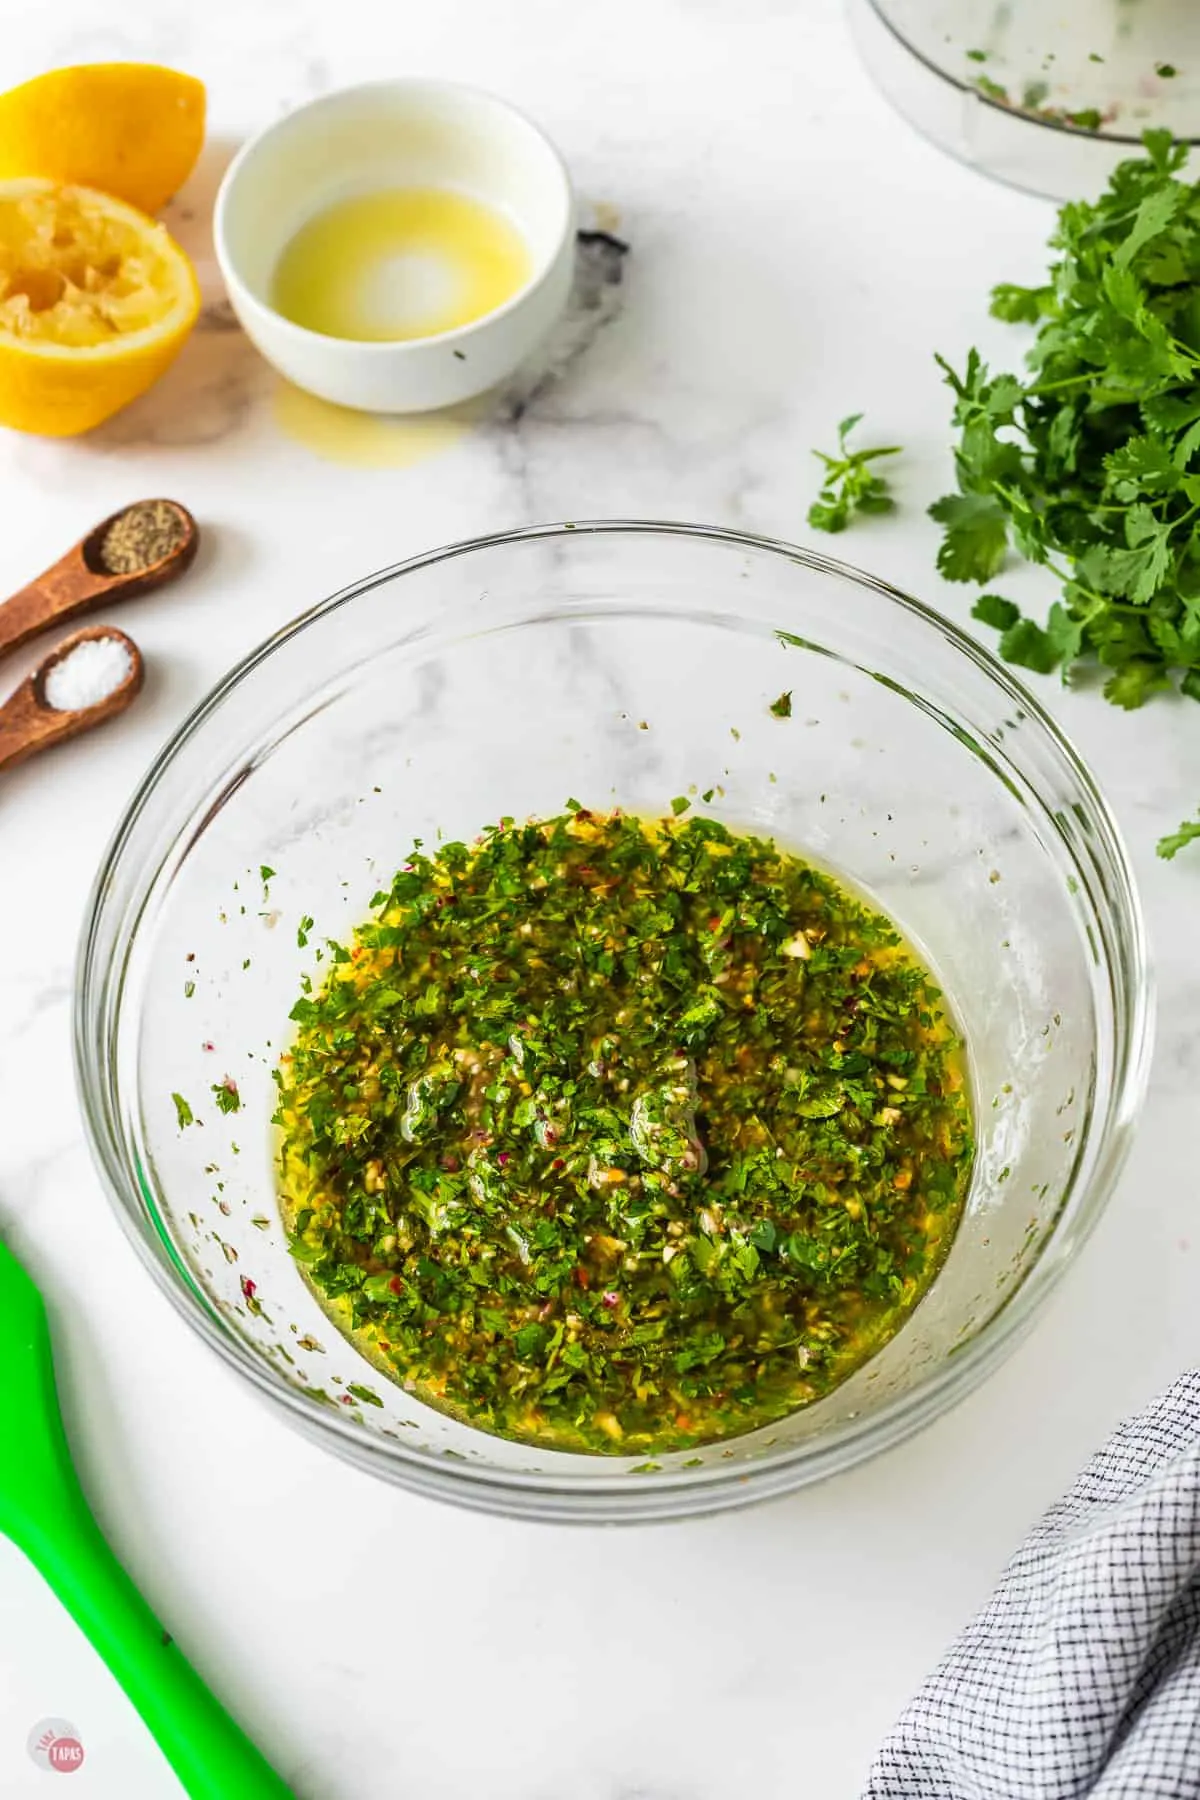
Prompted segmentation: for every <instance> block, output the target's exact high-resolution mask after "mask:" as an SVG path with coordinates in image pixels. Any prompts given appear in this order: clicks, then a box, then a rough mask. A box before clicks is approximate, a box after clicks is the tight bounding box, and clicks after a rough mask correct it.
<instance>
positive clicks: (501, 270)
mask: <svg viewBox="0 0 1200 1800" xmlns="http://www.w3.org/2000/svg"><path fill="white" fill-rule="evenodd" d="M531 266H532V264H531V258H530V254H529V247H528V245H527V244H526V242H525V240H524V238H523V237H522V236H521V234H520V232H519V231H518V230H517V228H516V226H515V225H514V224H513V223H512V221H511V220H509V219H507V218H506V217H505V216H504V215H503V214H502V213H499V212H496V211H494V210H493V209H492V208H490V207H488V206H485V205H484V204H483V202H482V201H480V200H476V199H475V198H474V197H473V196H471V195H470V194H463V193H458V192H456V191H454V190H452V189H449V188H386V189H382V190H380V191H379V192H376V193H370V194H357V195H354V196H352V197H351V198H349V199H346V200H339V201H338V202H337V203H336V204H335V205H333V206H330V207H327V208H326V209H325V211H324V212H320V213H318V214H317V215H316V216H315V218H312V219H310V220H309V221H308V223H307V224H305V225H302V226H301V227H300V230H299V231H298V232H297V233H296V234H295V236H294V237H293V238H292V239H291V241H290V242H289V243H288V244H287V245H286V246H285V247H284V250H283V253H282V255H281V256H280V258H279V262H278V264H277V265H276V269H275V275H274V279H273V281H272V287H271V303H272V305H273V306H274V307H275V308H276V310H277V311H278V312H281V313H282V314H283V316H284V317H285V318H287V319H290V320H291V321H292V322H293V324H296V325H302V326H304V327H306V329H307V330H309V331H319V332H322V333H324V335H325V336H327V337H337V338H352V339H354V340H356V341H358V342H361V343H389V342H390V343H396V342H403V341H405V340H409V339H412V338H426V337H436V336H437V335H438V334H439V333H441V332H444V331H454V330H456V329H457V328H458V327H460V326H462V325H469V324H470V323H471V321H472V320H473V319H479V318H482V317H483V316H484V315H485V314H486V313H490V312H494V311H495V310H496V308H497V307H499V306H503V304H504V302H505V301H506V300H510V299H511V298H512V296H513V295H514V294H515V293H517V291H518V290H519V289H520V288H522V287H523V286H524V285H525V282H526V281H527V280H528V279H529V275H530V271H531Z"/></svg>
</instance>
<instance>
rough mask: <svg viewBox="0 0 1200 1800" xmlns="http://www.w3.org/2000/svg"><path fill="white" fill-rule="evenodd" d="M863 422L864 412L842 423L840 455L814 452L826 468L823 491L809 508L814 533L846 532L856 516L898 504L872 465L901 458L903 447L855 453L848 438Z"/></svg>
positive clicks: (891, 507)
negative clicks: (884, 459)
mask: <svg viewBox="0 0 1200 1800" xmlns="http://www.w3.org/2000/svg"><path fill="white" fill-rule="evenodd" d="M861 419H862V414H861V413H851V414H850V416H849V417H848V418H845V419H843V420H842V422H841V424H840V425H839V426H838V454H837V455H836V456H827V455H826V454H825V452H824V451H823V450H814V451H813V455H814V456H815V457H816V458H817V459H818V461H820V462H822V463H824V465H825V477H824V480H823V481H822V483H821V492H820V494H819V495H818V496H817V498H816V499H815V500H814V501H813V503H812V505H811V506H810V507H809V509H808V522H809V524H810V525H811V526H812V527H813V529H814V531H845V529H846V527H847V525H849V524H850V523H851V521H852V520H853V518H854V516H855V514H856V513H886V512H891V511H892V510H893V509H894V507H895V505H896V502H895V500H894V499H893V498H892V496H891V494H890V493H889V492H888V484H887V482H886V480H885V479H884V477H883V476H882V475H876V474H874V473H873V472H872V470H871V469H870V467H869V466H868V465H869V464H870V463H872V462H874V461H875V460H876V458H877V457H880V456H899V454H900V446H899V445H898V444H888V445H884V446H882V447H880V448H878V449H874V450H851V449H850V448H849V446H848V445H847V443H846V439H847V438H848V437H849V435H850V433H851V432H852V431H853V430H854V427H855V426H856V425H857V424H859V422H860V421H861Z"/></svg>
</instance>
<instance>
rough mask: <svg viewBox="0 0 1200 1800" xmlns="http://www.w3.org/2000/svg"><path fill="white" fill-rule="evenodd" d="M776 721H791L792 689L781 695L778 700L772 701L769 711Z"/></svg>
mask: <svg viewBox="0 0 1200 1800" xmlns="http://www.w3.org/2000/svg"><path fill="white" fill-rule="evenodd" d="M767 710H768V711H769V712H770V713H771V715H772V716H773V717H774V718H776V719H790V718H791V716H792V696H791V691H790V689H789V690H788V691H787V692H786V693H783V694H780V696H779V698H778V700H772V702H771V704H770V706H769V708H768V709H767Z"/></svg>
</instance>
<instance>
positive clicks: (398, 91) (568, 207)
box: [213, 75, 575, 362]
mask: <svg viewBox="0 0 1200 1800" xmlns="http://www.w3.org/2000/svg"><path fill="white" fill-rule="evenodd" d="M385 93H386V94H393V95H395V96H397V97H398V98H400V99H402V98H403V97H404V96H406V95H410V96H411V95H417V96H420V95H433V94H438V93H441V94H452V95H455V96H457V97H460V98H463V99H465V100H467V101H468V102H470V103H471V104H473V105H480V104H482V106H483V107H490V108H495V109H496V110H497V111H498V112H501V113H505V114H507V115H508V117H509V118H510V119H511V120H513V121H515V123H516V124H517V125H519V126H520V127H521V128H522V129H523V130H524V131H526V132H527V133H528V134H529V136H530V138H531V139H532V140H533V141H534V142H535V143H536V144H537V145H538V147H539V149H540V150H541V151H542V152H543V154H544V156H545V158H546V162H547V165H548V166H549V167H551V168H552V169H553V171H554V173H555V174H556V175H557V177H558V186H559V195H558V198H559V220H558V225H557V229H556V235H555V238H554V243H553V245H552V247H550V248H549V249H548V250H547V251H546V252H545V254H544V255H543V256H542V257H540V258H539V259H538V261H537V263H536V264H535V266H534V267H533V268H532V269H531V270H530V273H529V275H528V276H527V277H526V279H525V280H524V281H523V282H522V283H521V285H520V287H519V288H518V289H517V290H516V292H515V293H512V294H510V295H509V297H508V299H507V300H503V301H501V303H500V305H499V306H494V307H492V308H491V310H490V311H489V312H485V313H481V314H480V315H479V317H478V318H477V319H469V320H468V321H467V323H466V324H465V325H455V326H452V327H451V328H450V329H449V330H448V331H436V332H430V333H429V334H428V335H426V336H423V337H416V338H347V337H334V336H333V335H332V334H331V333H329V332H326V331H313V330H311V329H310V328H309V327H308V326H307V325H298V324H297V323H296V321H295V320H294V319H289V318H288V317H287V315H286V313H281V312H280V311H279V309H278V307H275V306H272V305H271V303H270V301H269V300H264V299H263V298H262V296H261V295H260V294H258V293H256V292H255V290H254V289H253V288H252V287H251V286H250V284H249V282H248V281H247V280H246V278H245V276H244V275H243V274H242V272H241V269H240V267H239V259H238V258H237V257H236V256H235V255H234V254H233V251H232V249H231V247H230V243H229V233H228V229H227V218H228V213H229V210H230V207H231V205H232V196H233V191H234V188H235V187H236V186H237V184H238V182H239V181H244V180H245V176H246V169H247V167H248V165H249V164H250V162H251V161H252V160H253V158H254V157H255V156H256V155H257V154H258V153H259V152H260V151H261V149H262V147H263V145H264V144H265V143H266V142H267V140H268V139H269V138H273V137H275V136H277V135H278V134H279V133H281V132H283V131H285V130H287V129H288V128H290V127H294V126H295V122H296V121H297V120H298V119H301V118H305V117H307V116H308V115H310V114H319V113H320V112H323V111H327V110H329V109H331V108H333V107H336V106H338V105H340V104H341V103H343V102H345V101H347V100H348V99H350V98H351V97H352V96H359V95H364V94H379V95H382V94H385ZM574 228H575V189H574V186H573V184H572V181H571V172H570V170H569V169H568V167H567V164H566V160H565V158H564V157H563V154H562V152H561V151H560V150H559V148H558V145H557V144H556V143H555V142H554V140H553V139H552V138H551V137H550V136H549V135H548V134H547V133H546V132H545V131H543V130H542V127H541V126H540V125H539V124H537V123H536V121H535V120H534V119H532V118H530V116H529V114H528V113H526V112H524V111H522V109H521V108H520V107H519V106H514V105H513V103H512V102H511V100H506V99H505V98H504V97H503V96H502V95H500V94H495V93H493V92H492V91H491V89H490V88H484V87H478V86H476V85H475V84H474V83H472V82H466V81H449V80H444V79H442V78H440V77H437V76H423V75H397V76H392V77H386V76H385V77H383V78H381V79H380V80H377V81H359V82H352V83H351V84H350V85H349V86H347V87H340V88H333V89H331V90H330V92H329V93H327V94H318V95H317V96H316V98H315V99H312V100H306V101H305V102H304V104H303V105H302V106H296V107H293V108H292V110H291V112H288V113H285V114H284V115H283V117H282V118H281V119H274V120H272V122H271V124H270V125H265V126H264V127H263V128H262V130H261V131H256V132H255V133H254V135H253V136H252V137H250V138H247V140H246V142H245V143H244V144H243V145H242V146H241V148H240V149H239V150H238V152H237V155H236V156H235V157H234V158H233V160H232V162H231V163H230V164H229V167H228V168H227V169H226V170H225V173H224V175H223V176H222V177H221V181H220V185H219V186H218V188H217V195H216V199H215V201H214V203H213V253H214V255H215V256H216V259H217V266H218V267H219V269H220V271H221V275H222V277H223V279H224V281H225V282H226V284H227V285H228V286H229V287H230V288H236V290H237V297H238V303H239V305H241V306H244V307H246V308H248V309H250V310H252V311H253V312H254V314H255V315H256V317H257V318H258V321H259V323H260V324H266V325H267V326H268V328H269V329H270V330H272V331H276V332H279V333H281V334H282V337H283V339H284V341H285V342H290V343H292V344H293V345H296V346H302V345H303V346H307V347H308V348H310V349H312V350H314V351H319V352H321V353H322V354H325V355H339V354H341V353H342V352H343V351H349V352H350V353H352V354H353V355H354V356H355V357H356V358H357V357H358V356H360V355H361V356H365V357H368V358H370V359H371V360H373V361H376V362H378V361H381V360H382V359H383V358H384V357H389V356H390V357H391V358H392V359H393V360H396V359H398V358H403V359H405V360H410V359H412V358H413V357H416V356H419V355H420V354H421V353H422V352H428V351H436V350H444V349H446V348H450V349H454V348H456V347H458V346H460V345H462V344H463V343H466V342H467V341H468V340H469V339H471V338H473V337H475V336H476V335H477V334H478V333H479V332H481V331H483V330H487V329H488V328H490V327H491V326H493V325H494V324H495V323H496V322H497V320H500V319H505V318H508V317H509V316H510V315H511V314H512V313H514V312H516V311H518V310H519V309H520V308H522V307H524V306H526V305H527V304H528V302H529V301H530V299H531V298H532V297H533V296H534V295H535V294H537V293H539V292H540V291H541V289H542V288H543V287H545V286H546V284H547V282H549V281H550V280H551V279H552V278H553V276H554V272H555V270H556V269H557V267H558V265H559V263H560V262H561V259H562V256H563V252H564V248H565V246H567V245H569V244H570V242H571V239H572V235H573V232H574Z"/></svg>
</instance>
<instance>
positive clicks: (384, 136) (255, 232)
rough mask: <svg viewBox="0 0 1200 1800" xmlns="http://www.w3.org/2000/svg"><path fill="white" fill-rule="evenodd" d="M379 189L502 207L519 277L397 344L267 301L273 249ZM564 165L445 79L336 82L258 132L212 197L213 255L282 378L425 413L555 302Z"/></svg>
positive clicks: (451, 397) (535, 328)
mask: <svg viewBox="0 0 1200 1800" xmlns="http://www.w3.org/2000/svg"><path fill="white" fill-rule="evenodd" d="M386 187H446V188H453V189H456V190H457V191H459V192H460V193H466V194H470V195H471V196H472V197H473V198H475V199H477V200H480V201H482V202H483V203H484V204H485V205H486V206H489V207H491V208H492V209H493V210H495V211H498V212H500V213H503V214H505V215H506V216H507V217H508V218H509V219H510V220H511V221H512V223H513V224H514V225H515V226H516V227H517V228H518V230H519V231H520V232H521V235H522V236H523V237H524V239H525V242H526V244H527V245H528V248H529V253H530V259H531V263H532V270H531V273H530V276H529V279H528V281H527V282H526V283H525V285H524V286H523V287H522V288H520V289H519V290H518V291H517V293H515V294H514V295H513V296H512V298H511V299H510V300H507V301H505V303H504V305H503V306H498V307H497V308H496V309H495V311H494V312H490V313H485V314H484V315H483V317H482V318H479V319H475V320H473V321H472V322H471V323H470V324H469V325H463V326H459V327H458V328H457V329H455V330H453V331H444V332H439V333H438V334H437V335H436V336H433V337H425V338H412V339H406V340H404V341H400V342H394V343H391V342H388V343H378V342H374V343H361V342H357V341H353V340H351V339H349V338H336V337H327V336H325V335H324V334H323V333H322V332H319V331H308V330H306V329H305V328H304V327H303V326H301V325H295V324H293V323H292V321H291V320H290V319H285V318H284V317H283V316H282V314H280V313H278V312H277V311H276V310H275V309H274V307H273V306H272V305H271V304H270V299H269V295H270V291H271V281H272V277H273V275H274V272H275V267H276V264H277V262H278V260H279V256H280V253H281V252H282V251H283V249H284V247H285V245H286V244H287V243H288V242H289V241H290V239H291V238H292V237H293V236H294V234H295V233H296V232H297V231H298V230H299V229H300V227H301V226H302V225H304V224H306V223H307V221H308V220H309V219H311V218H312V217H313V216H314V215H315V214H317V213H319V212H323V211H324V210H325V209H326V208H327V207H329V206H332V205H335V204H337V202H338V201H340V200H344V199H347V198H349V197H350V196H351V195H355V194H361V193H370V192H372V191H375V190H377V189H379V188H386ZM574 226H575V207H574V199H573V196H572V192H571V182H570V177H569V176H568V174H567V171H566V168H565V166H564V164H563V161H562V158H561V157H560V156H559V154H558V152H557V150H556V149H555V148H554V146H553V144H551V143H550V141H549V139H548V138H546V137H545V136H543V134H542V133H541V132H540V131H539V130H538V129H537V127H536V126H535V125H533V124H531V123H530V121H529V120H528V119H526V118H525V117H524V115H523V114H521V113H519V112H517V111H516V110H515V108H513V107H511V106H509V105H508V104H507V103H506V102H505V101H503V100H498V99H496V98H495V96H494V95H492V94H485V93H482V92H480V91H479V90H478V89H475V88H469V87H460V86H459V85H458V84H457V83H454V82H446V81H417V80H413V81H407V80H405V81H378V82H369V83H366V84H365V85H363V86H361V87H352V88H343V89H342V90H341V91H340V92H338V93H334V94H327V95H326V96H324V98H322V99H320V100H314V101H313V102H312V103H311V104H310V105H308V106H302V107H301V108H300V109H299V111H298V112H294V113H290V114H289V115H288V116H287V118H285V119H281V120H280V121H279V123H278V124H276V125H271V126H269V127H268V128H267V130H266V131H263V132H260V134H259V135H258V136H257V137H256V138H252V139H251V141H250V142H249V143H248V144H246V145H245V146H244V148H243V149H242V150H241V151H240V152H239V154H238V155H237V156H236V157H235V159H234V161H233V162H232V163H231V164H230V166H229V169H228V171H227V172H226V175H225V179H224V181H223V182H222V183H221V189H220V192H219V193H218V195H217V204H216V216H215V220H214V232H215V237H216V251H217V260H218V262H219V263H220V265H221V273H222V275H223V276H224V277H225V284H226V287H227V288H228V290H229V298H230V301H231V302H232V304H233V309H234V311H235V312H236V313H237V316H238V318H239V319H240V321H241V323H242V325H243V326H244V327H245V330H246V332H247V334H248V336H249V337H250V338H251V340H252V341H253V343H254V344H255V345H256V346H257V348H258V349H259V350H261V352H262V354H263V355H264V356H265V357H266V359H267V361H268V362H270V363H272V364H273V365H274V366H275V368H277V369H278V370H279V371H280V373H281V374H282V375H286V376H287V378H288V380H289V381H293V382H295V384H296V386H297V387H302V388H305V389H307V390H308V392H309V393H312V394H317V395H319V396H320V398H321V399H323V400H332V401H334V402H335V403H336V404H337V405H340V406H351V407H355V408H357V409H359V410H360V411H364V412H428V411H429V410H431V409H432V408H434V407H439V406H451V405H453V404H454V403H455V402H456V401H460V400H468V399H470V398H471V397H472V396H473V395H475V394H481V393H483V392H484V391H485V389H487V388H490V387H494V386H495V384H496V383H497V382H499V381H503V380H504V379H505V377H506V376H508V375H510V374H511V373H512V371H513V370H514V369H515V368H516V367H517V365H518V364H519V363H521V362H523V361H524V360H525V358H526V357H527V356H528V355H529V354H530V353H531V352H532V351H533V350H534V349H536V347H537V345H538V344H539V343H540V342H541V340H542V339H543V338H544V337H545V336H546V334H547V333H548V332H549V331H550V329H551V327H552V326H553V325H554V324H555V322H556V321H557V319H558V317H559V315H560V314H561V312H562V310H563V308H564V306H565V305H566V302H567V296H568V294H569V292H570V287H571V276H572V272H573V268H574V257H575V231H574Z"/></svg>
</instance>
